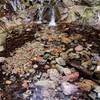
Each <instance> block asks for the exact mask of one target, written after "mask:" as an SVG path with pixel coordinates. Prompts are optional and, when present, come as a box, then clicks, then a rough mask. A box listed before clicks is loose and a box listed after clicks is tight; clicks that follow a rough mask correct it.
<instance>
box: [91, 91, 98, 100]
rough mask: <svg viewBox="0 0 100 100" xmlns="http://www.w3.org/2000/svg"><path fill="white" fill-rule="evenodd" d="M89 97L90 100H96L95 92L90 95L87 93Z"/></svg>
mask: <svg viewBox="0 0 100 100" xmlns="http://www.w3.org/2000/svg"><path fill="white" fill-rule="evenodd" d="M89 97H90V98H91V99H92V100H96V97H97V94H96V93H95V92H91V93H89Z"/></svg>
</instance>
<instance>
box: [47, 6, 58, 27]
mask: <svg viewBox="0 0 100 100" xmlns="http://www.w3.org/2000/svg"><path fill="white" fill-rule="evenodd" d="M51 13H52V15H51V20H50V22H49V26H56V25H57V24H56V18H55V10H54V7H53V8H52V12H51Z"/></svg>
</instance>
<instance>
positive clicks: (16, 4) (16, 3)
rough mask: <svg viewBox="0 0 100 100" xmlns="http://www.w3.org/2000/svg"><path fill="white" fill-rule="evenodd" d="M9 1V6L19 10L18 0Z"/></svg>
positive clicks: (20, 7) (20, 6)
mask: <svg viewBox="0 0 100 100" xmlns="http://www.w3.org/2000/svg"><path fill="white" fill-rule="evenodd" d="M9 2H10V4H11V6H12V7H13V9H14V11H17V8H18V9H19V10H21V9H22V5H21V2H20V0H10V1H9Z"/></svg>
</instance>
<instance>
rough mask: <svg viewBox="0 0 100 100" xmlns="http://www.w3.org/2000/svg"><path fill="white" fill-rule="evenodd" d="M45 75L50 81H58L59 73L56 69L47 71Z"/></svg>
mask: <svg viewBox="0 0 100 100" xmlns="http://www.w3.org/2000/svg"><path fill="white" fill-rule="evenodd" d="M47 73H48V75H49V77H50V79H51V80H52V81H58V80H59V72H58V71H57V70H56V69H49V70H48V71H47Z"/></svg>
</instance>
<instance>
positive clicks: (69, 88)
mask: <svg viewBox="0 0 100 100" xmlns="http://www.w3.org/2000/svg"><path fill="white" fill-rule="evenodd" d="M61 87H62V91H63V93H64V94H65V95H72V94H74V93H76V92H77V91H78V86H76V85H74V84H70V83H68V82H63V83H61Z"/></svg>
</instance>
